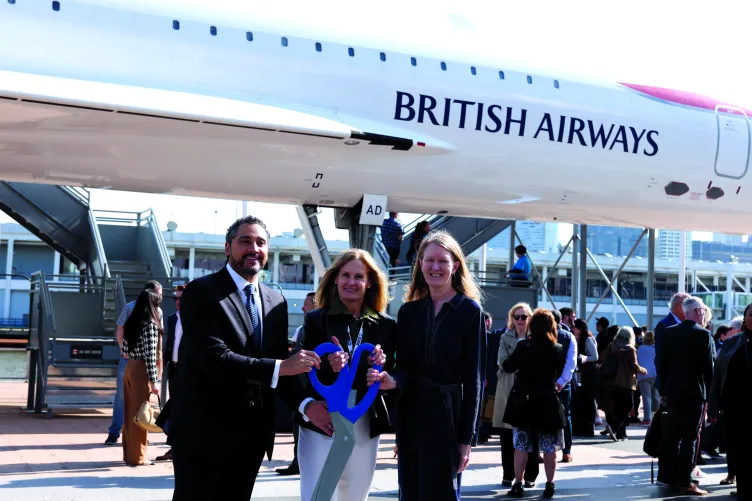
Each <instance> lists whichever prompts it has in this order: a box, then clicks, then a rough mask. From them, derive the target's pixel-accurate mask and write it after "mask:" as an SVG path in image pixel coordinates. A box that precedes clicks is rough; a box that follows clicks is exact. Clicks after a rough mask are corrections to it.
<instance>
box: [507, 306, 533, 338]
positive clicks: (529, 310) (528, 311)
mask: <svg viewBox="0 0 752 501" xmlns="http://www.w3.org/2000/svg"><path fill="white" fill-rule="evenodd" d="M520 308H522V309H523V310H525V314H526V315H527V320H528V322H530V317H532V316H533V309H532V308H531V307H530V305H529V304H527V303H523V302H521V301H520V302H519V303H517V304H515V305H514V306H512V309H511V310H509V314H508V315H507V329H509V330H510V331H511V330H512V329H514V328H515V325H514V320H512V315H514V312H515V311H516V310H519V309H520ZM528 325H530V324H529V323H528ZM517 334H527V333H526V332H518V333H517Z"/></svg>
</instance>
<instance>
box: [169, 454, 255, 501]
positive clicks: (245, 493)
mask: <svg viewBox="0 0 752 501" xmlns="http://www.w3.org/2000/svg"><path fill="white" fill-rule="evenodd" d="M172 458H173V459H172V464H173V466H174V468H175V492H174V493H173V495H172V501H209V500H214V499H217V500H220V499H221V500H222V501H249V500H250V499H251V493H253V485H254V484H255V483H256V475H258V471H259V468H260V467H261V462H262V461H263V460H264V449H263V448H262V447H260V446H258V445H250V446H249V447H247V448H243V447H237V448H235V449H234V450H230V451H228V452H224V453H222V454H214V455H212V454H196V453H195V452H193V451H186V450H183V449H182V448H179V447H178V448H175V447H173V451H172Z"/></svg>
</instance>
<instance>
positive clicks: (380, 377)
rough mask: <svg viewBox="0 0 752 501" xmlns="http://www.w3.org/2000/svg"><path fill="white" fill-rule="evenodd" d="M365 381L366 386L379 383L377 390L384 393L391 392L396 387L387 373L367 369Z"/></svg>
mask: <svg viewBox="0 0 752 501" xmlns="http://www.w3.org/2000/svg"><path fill="white" fill-rule="evenodd" d="M366 381H368V383H367V384H368V386H371V385H372V384H373V383H379V382H380V383H381V384H380V385H379V390H384V391H386V390H393V389H395V388H396V387H397V381H395V380H394V378H393V377H392V376H390V375H389V373H388V372H379V371H377V370H376V369H368V372H366Z"/></svg>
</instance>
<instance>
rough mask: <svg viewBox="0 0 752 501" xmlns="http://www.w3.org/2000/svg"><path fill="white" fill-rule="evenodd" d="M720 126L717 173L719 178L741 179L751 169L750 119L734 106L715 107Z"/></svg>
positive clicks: (751, 140)
mask: <svg viewBox="0 0 752 501" xmlns="http://www.w3.org/2000/svg"><path fill="white" fill-rule="evenodd" d="M715 116H716V122H717V124H718V142H717V149H716V153H715V173H716V174H717V175H719V176H723V177H730V178H732V179H741V178H743V177H744V175H745V174H746V173H747V169H748V168H749V153H750V152H749V150H750V144H751V143H752V139H751V138H750V129H749V119H748V117H747V114H746V113H745V112H744V110H741V109H739V108H734V107H732V106H725V105H718V106H716V107H715Z"/></svg>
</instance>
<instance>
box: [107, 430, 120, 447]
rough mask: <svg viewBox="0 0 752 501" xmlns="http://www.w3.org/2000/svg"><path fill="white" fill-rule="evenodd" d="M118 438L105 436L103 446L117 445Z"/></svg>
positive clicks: (110, 435) (111, 435)
mask: <svg viewBox="0 0 752 501" xmlns="http://www.w3.org/2000/svg"><path fill="white" fill-rule="evenodd" d="M117 441H118V436H117V435H113V434H112V433H110V434H109V435H107V440H105V441H104V445H117Z"/></svg>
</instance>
